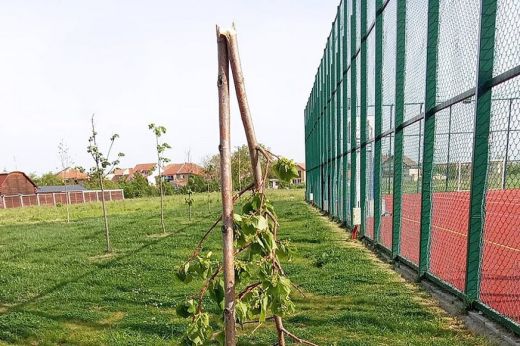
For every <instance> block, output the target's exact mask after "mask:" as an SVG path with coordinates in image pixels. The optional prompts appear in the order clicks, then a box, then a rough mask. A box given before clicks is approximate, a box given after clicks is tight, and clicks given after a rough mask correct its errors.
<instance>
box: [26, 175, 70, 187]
mask: <svg viewBox="0 0 520 346" xmlns="http://www.w3.org/2000/svg"><path fill="white" fill-rule="evenodd" d="M31 179H32V181H33V182H34V183H35V184H36V185H37V186H56V185H63V184H64V183H63V180H62V179H61V178H60V177H58V176H57V175H56V174H54V173H53V172H47V173H44V174H42V175H41V176H40V177H38V176H37V175H32V176H31Z"/></svg>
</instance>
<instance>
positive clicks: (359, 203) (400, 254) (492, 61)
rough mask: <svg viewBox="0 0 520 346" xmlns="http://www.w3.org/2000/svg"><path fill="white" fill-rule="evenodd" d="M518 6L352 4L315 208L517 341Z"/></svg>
mask: <svg viewBox="0 0 520 346" xmlns="http://www.w3.org/2000/svg"><path fill="white" fill-rule="evenodd" d="M518 18H520V1H517V0H480V1H476V0H428V1H427V0H408V1H407V0H386V1H383V0H376V1H375V2H374V1H367V0H344V1H343V2H342V3H341V4H340V5H339V6H338V9H337V15H336V18H335V20H334V22H333V24H332V28H331V32H330V35H329V37H328V38H327V42H326V46H325V49H324V53H323V57H322V59H321V63H320V65H319V67H318V70H317V72H316V77H315V81H314V85H313V88H312V91H311V93H310V96H309V100H308V103H307V105H306V108H305V150H306V167H307V178H306V183H307V191H306V199H307V201H309V202H310V203H313V204H314V205H316V206H317V207H318V208H320V209H322V210H323V211H325V212H327V213H328V214H329V215H330V216H331V217H333V218H334V219H336V220H338V221H340V222H341V223H343V224H345V225H346V226H347V227H349V228H352V227H354V226H355V225H354V223H356V222H357V219H358V217H357V215H360V216H361V217H360V218H359V234H360V237H362V238H363V239H365V240H366V241H367V242H368V243H370V244H372V245H373V246H374V247H375V248H376V249H378V251H382V252H386V253H387V254H388V255H390V256H391V257H392V259H394V260H396V261H400V262H403V263H405V264H407V265H408V266H410V267H411V268H413V269H414V270H416V272H417V274H418V277H419V278H420V279H426V280H430V281H433V282H435V283H436V284H438V285H441V286H443V287H444V288H446V289H448V290H450V291H451V292H452V293H454V294H456V295H457V296H458V297H460V298H461V299H463V300H464V301H465V302H466V303H467V306H468V307H469V308H476V309H479V310H480V311H482V312H483V313H485V314H487V315H488V316H490V317H492V318H494V319H496V320H498V321H499V322H501V323H503V324H504V325H506V326H507V327H509V328H510V329H512V330H513V331H515V332H516V333H519V331H520V328H519V325H520V43H519V42H520V41H519V37H520V21H519V20H518Z"/></svg>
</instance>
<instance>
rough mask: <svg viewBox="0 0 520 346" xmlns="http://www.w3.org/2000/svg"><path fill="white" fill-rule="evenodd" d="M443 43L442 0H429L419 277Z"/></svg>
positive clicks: (426, 252)
mask: <svg viewBox="0 0 520 346" xmlns="http://www.w3.org/2000/svg"><path fill="white" fill-rule="evenodd" d="M438 44H439V0H429V1H428V37H427V44H426V90H425V97H424V140H423V179H422V188H421V229H420V239H419V273H418V274H419V277H422V276H424V274H426V272H427V271H428V269H429V268H430V239H431V229H430V227H431V207H432V171H433V154H434V142H435V113H434V112H433V108H434V107H435V103H436V97H437V95H436V93H437V48H438Z"/></svg>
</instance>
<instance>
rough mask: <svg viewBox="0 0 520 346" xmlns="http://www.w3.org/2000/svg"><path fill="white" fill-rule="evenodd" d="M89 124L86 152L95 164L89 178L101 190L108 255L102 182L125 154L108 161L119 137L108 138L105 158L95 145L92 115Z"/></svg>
mask: <svg viewBox="0 0 520 346" xmlns="http://www.w3.org/2000/svg"><path fill="white" fill-rule="evenodd" d="M91 124H92V133H91V136H90V137H89V139H88V147H87V152H88V153H89V154H90V155H91V156H92V158H93V159H94V163H95V166H94V167H92V168H91V170H90V172H91V176H92V177H94V178H95V179H97V180H98V181H99V187H100V189H101V205H102V208H103V221H104V225H105V239H106V252H107V253H110V252H112V246H111V245H110V231H109V229H108V215H107V208H106V203H105V187H104V184H103V181H104V180H105V177H106V175H107V174H108V173H109V172H111V171H112V170H113V169H114V167H115V166H116V165H118V164H119V160H120V158H121V157H123V156H125V154H123V153H118V154H117V159H116V160H114V161H110V153H111V151H112V148H113V146H114V142H115V140H116V139H117V138H118V137H119V135H118V134H117V133H115V134H113V135H112V136H111V137H110V145H109V147H108V152H107V155H106V156H105V155H104V154H103V153H102V152H101V151H100V150H99V147H98V144H97V135H98V133H97V132H96V127H95V124H94V114H92V118H91Z"/></svg>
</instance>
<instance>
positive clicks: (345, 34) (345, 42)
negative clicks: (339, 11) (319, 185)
mask: <svg viewBox="0 0 520 346" xmlns="http://www.w3.org/2000/svg"><path fill="white" fill-rule="evenodd" d="M348 19H349V16H348V5H347V2H346V0H344V1H343V50H342V53H343V56H342V61H343V70H344V71H346V69H347V66H348V65H349V59H348V57H349V52H348V51H347V48H348V39H349V38H348V27H349V24H350V22H349V21H348ZM342 90H343V94H342V96H343V109H342V117H343V193H342V196H341V198H342V202H343V224H344V225H348V220H347V215H348V211H347V206H348V203H347V198H350V196H348V183H347V179H348V174H347V173H348V155H347V150H348V116H349V112H348V106H349V104H348V103H349V101H348V73H345V74H344V77H343V83H342Z"/></svg>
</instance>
